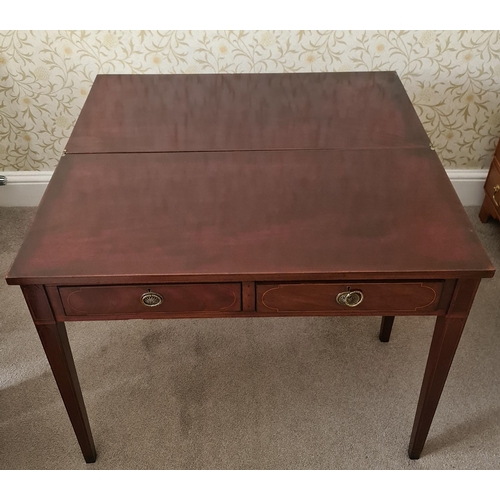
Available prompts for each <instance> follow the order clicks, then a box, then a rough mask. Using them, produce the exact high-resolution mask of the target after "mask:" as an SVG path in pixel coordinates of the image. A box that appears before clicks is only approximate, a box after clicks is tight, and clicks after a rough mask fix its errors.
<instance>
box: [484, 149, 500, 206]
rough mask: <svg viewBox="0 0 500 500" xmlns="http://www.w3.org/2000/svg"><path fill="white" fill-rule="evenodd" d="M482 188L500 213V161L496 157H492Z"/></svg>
mask: <svg viewBox="0 0 500 500" xmlns="http://www.w3.org/2000/svg"><path fill="white" fill-rule="evenodd" d="M484 190H485V191H486V193H487V194H488V196H489V197H490V199H491V200H492V201H493V205H494V207H495V209H496V211H497V212H498V213H499V214H500V162H499V161H498V160H497V159H496V158H493V162H492V163H491V167H490V171H489V173H488V177H487V179H486V183H485V185H484Z"/></svg>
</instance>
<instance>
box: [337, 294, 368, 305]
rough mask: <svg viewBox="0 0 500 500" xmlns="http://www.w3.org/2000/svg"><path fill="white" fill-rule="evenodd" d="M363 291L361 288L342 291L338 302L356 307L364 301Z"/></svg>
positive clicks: (338, 296)
mask: <svg viewBox="0 0 500 500" xmlns="http://www.w3.org/2000/svg"><path fill="white" fill-rule="evenodd" d="M363 298H364V295H363V292H361V291H360V290H353V291H351V290H349V291H347V292H340V293H339V294H338V295H337V304H340V305H341V306H347V307H356V306H359V304H361V302H363Z"/></svg>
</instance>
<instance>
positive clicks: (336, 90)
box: [66, 71, 429, 153]
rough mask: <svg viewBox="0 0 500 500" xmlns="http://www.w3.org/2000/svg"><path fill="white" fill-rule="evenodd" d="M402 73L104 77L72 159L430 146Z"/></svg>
mask: <svg viewBox="0 0 500 500" xmlns="http://www.w3.org/2000/svg"><path fill="white" fill-rule="evenodd" d="M428 145H429V139H428V138H427V134H426V133H425V131H424V129H423V127H422V125H421V123H420V121H419V119H418V117H417V115H416V113H415V110H414V109H413V106H412V104H411V102H410V100H409V98H408V96H407V94H406V92H405V90H404V87H403V85H402V84H401V81H400V80H399V78H398V76H397V74H396V73H395V72H392V71H387V72H375V73H294V74H286V73H284V74H283V73H280V74H244V75H241V74H240V75H239V74H229V75H222V74H217V75H105V76H97V78H96V80H95V82H94V84H93V86H92V90H91V92H90V93H89V96H88V98H87V101H86V103H85V105H84V107H83V109H82V112H81V114H80V117H79V118H78V121H77V123H76V126H75V128H74V130H73V132H72V134H71V137H70V139H69V141H68V143H67V146H66V149H67V151H68V153H109V152H114V153H117V152H118V153H120V152H168V151H241V150H269V149H332V148H350V149H351V148H357V149H360V148H361V149H366V148H379V147H383V148H394V147H428Z"/></svg>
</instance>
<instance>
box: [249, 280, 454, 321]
mask: <svg viewBox="0 0 500 500" xmlns="http://www.w3.org/2000/svg"><path fill="white" fill-rule="evenodd" d="M443 283H444V282H442V281H429V282H426V281H422V282H407V283H283V284H278V283H277V284H271V283H269V284H259V285H257V311H259V312H262V313H270V314H272V313H300V312H305V313H314V312H316V313H330V312H331V313H338V312H342V311H343V312H346V313H349V312H351V313H353V314H356V313H379V312H380V313H387V312H394V313H406V314H411V313H415V314H420V313H430V312H433V311H436V310H438V308H439V299H440V297H441V292H442V290H443ZM359 292H361V293H359ZM339 294H341V295H340V296H339ZM337 298H339V301H340V303H339V302H337Z"/></svg>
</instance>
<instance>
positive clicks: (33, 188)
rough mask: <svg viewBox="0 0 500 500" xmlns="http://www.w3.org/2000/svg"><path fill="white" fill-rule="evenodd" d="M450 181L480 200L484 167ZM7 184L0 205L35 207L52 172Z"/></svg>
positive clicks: (464, 198)
mask: <svg viewBox="0 0 500 500" xmlns="http://www.w3.org/2000/svg"><path fill="white" fill-rule="evenodd" d="M446 172H447V174H448V176H449V177H450V180H451V183H452V184H453V186H454V188H455V191H456V192H457V194H458V197H459V198H460V201H461V202H462V204H463V205H464V206H465V207H470V206H478V205H481V204H482V203H483V196H484V192H483V186H484V182H485V180H486V176H487V175H488V171H487V170H447V171H446ZM0 173H1V174H3V175H5V176H6V177H7V185H5V186H0V206H1V207H36V206H38V203H40V199H41V198H42V195H43V193H44V191H45V188H46V187H47V184H48V183H49V180H50V178H51V177H52V172H49V171H43V172H0Z"/></svg>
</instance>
